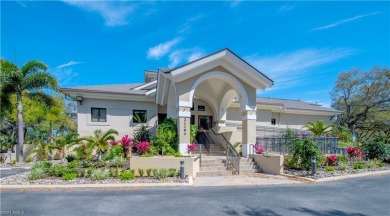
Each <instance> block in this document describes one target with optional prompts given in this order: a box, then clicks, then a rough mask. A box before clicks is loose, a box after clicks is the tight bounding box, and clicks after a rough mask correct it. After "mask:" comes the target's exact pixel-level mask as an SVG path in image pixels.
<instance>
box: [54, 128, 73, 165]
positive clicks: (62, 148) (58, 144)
mask: <svg viewBox="0 0 390 216" xmlns="http://www.w3.org/2000/svg"><path fill="white" fill-rule="evenodd" d="M78 136H79V134H78V133H76V132H70V133H68V134H66V135H65V136H60V137H57V138H56V139H55V142H54V143H52V144H50V150H52V149H56V150H58V151H59V152H60V157H61V159H63V158H64V157H65V154H66V148H67V147H68V146H73V145H76V144H79V138H78Z"/></svg>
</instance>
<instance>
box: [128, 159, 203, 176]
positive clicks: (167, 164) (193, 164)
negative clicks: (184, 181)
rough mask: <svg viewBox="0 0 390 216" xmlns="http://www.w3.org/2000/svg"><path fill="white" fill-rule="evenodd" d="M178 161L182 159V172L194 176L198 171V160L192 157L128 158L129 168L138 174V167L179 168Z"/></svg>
mask: <svg viewBox="0 0 390 216" xmlns="http://www.w3.org/2000/svg"><path fill="white" fill-rule="evenodd" d="M180 161H184V174H185V175H188V176H196V173H197V172H199V160H196V161H194V158H193V157H149V158H148V157H133V158H130V168H131V169H134V170H135V171H136V172H135V173H136V174H138V172H137V170H138V168H141V169H144V170H146V169H149V168H150V169H161V168H167V169H169V168H175V169H177V170H180Z"/></svg>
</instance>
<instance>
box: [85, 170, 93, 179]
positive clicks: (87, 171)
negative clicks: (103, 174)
mask: <svg viewBox="0 0 390 216" xmlns="http://www.w3.org/2000/svg"><path fill="white" fill-rule="evenodd" d="M93 171H94V169H93V168H90V169H86V170H85V173H84V177H89V176H91V174H92V172H93Z"/></svg>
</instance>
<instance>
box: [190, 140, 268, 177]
mask: <svg viewBox="0 0 390 216" xmlns="http://www.w3.org/2000/svg"><path fill="white" fill-rule="evenodd" d="M200 136H204V137H203V138H201V137H200ZM200 136H198V138H200V140H202V142H205V143H204V144H197V152H196V153H195V155H199V154H201V164H200V172H198V173H197V174H196V176H197V177H213V176H227V175H233V172H234V170H232V169H230V168H231V166H232V164H230V163H229V162H228V163H227V157H226V155H227V154H226V150H225V148H224V147H223V146H222V144H219V143H215V142H214V141H213V140H212V139H211V137H210V136H209V135H208V133H204V134H202V135H200ZM196 142H197V141H196ZM199 150H200V152H199ZM239 167H240V168H239V174H249V173H260V172H262V170H261V168H260V166H259V165H258V164H257V163H256V162H254V161H253V159H248V158H239Z"/></svg>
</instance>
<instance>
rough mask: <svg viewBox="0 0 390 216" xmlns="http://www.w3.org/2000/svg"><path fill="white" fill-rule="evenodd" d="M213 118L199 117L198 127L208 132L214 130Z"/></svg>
mask: <svg viewBox="0 0 390 216" xmlns="http://www.w3.org/2000/svg"><path fill="white" fill-rule="evenodd" d="M212 123H213V117H212V116H198V126H199V128H203V129H205V130H208V129H210V128H212Z"/></svg>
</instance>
